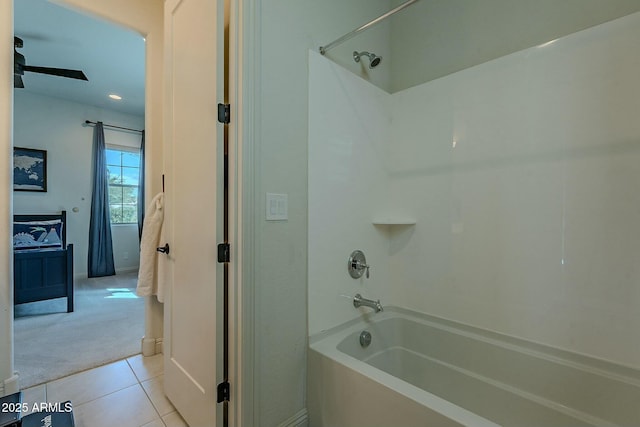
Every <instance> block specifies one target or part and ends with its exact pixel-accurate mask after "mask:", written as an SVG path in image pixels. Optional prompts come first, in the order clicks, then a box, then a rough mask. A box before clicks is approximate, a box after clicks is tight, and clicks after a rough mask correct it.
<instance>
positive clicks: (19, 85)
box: [13, 74, 24, 89]
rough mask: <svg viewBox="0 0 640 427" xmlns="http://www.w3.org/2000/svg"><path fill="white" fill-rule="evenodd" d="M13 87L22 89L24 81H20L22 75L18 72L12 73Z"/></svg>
mask: <svg viewBox="0 0 640 427" xmlns="http://www.w3.org/2000/svg"><path fill="white" fill-rule="evenodd" d="M13 87H14V88H18V89H24V83H23V82H22V76H20V75H19V74H14V75H13Z"/></svg>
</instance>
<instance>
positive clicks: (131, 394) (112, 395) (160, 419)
mask: <svg viewBox="0 0 640 427" xmlns="http://www.w3.org/2000/svg"><path fill="white" fill-rule="evenodd" d="M162 364H163V359H162V355H161V354H159V355H156V356H151V357H142V355H137V356H133V357H130V358H128V359H126V360H120V361H118V362H114V363H111V364H109V365H105V366H101V367H98V368H95V369H91V370H89V371H85V372H80V373H78V374H74V375H71V376H68V377H65V378H60V379H59V380H55V381H51V382H49V383H46V384H42V385H39V386H36V387H32V388H29V389H26V390H23V393H24V396H23V402H24V403H28V404H29V407H32V406H33V404H34V403H40V402H52V403H53V402H62V401H66V400H71V402H72V403H73V412H74V415H75V422H76V427H114V426H118V427H187V424H186V423H185V422H184V420H183V419H182V418H181V417H180V415H179V414H178V413H177V412H176V410H175V408H174V407H173V405H171V402H169V400H167V398H166V397H165V396H164V392H163V375H162V372H163V366H162Z"/></svg>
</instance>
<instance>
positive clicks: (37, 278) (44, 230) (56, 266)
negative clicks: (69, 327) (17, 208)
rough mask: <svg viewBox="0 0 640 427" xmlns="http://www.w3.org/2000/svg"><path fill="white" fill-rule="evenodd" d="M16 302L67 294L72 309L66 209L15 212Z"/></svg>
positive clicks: (70, 257) (70, 250)
mask: <svg viewBox="0 0 640 427" xmlns="http://www.w3.org/2000/svg"><path fill="white" fill-rule="evenodd" d="M13 277H14V279H13V302H14V304H15V305H17V304H24V303H28V302H35V301H43V300H48V299H53V298H63V297H65V298H67V312H72V311H73V245H72V244H69V245H68V244H67V213H66V211H62V212H60V213H58V214H38V215H14V216H13Z"/></svg>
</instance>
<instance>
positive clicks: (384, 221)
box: [372, 218, 416, 226]
mask: <svg viewBox="0 0 640 427" xmlns="http://www.w3.org/2000/svg"><path fill="white" fill-rule="evenodd" d="M372 224H373V225H385V226H394V225H416V220H415V219H411V218H378V219H374V220H373V221H372Z"/></svg>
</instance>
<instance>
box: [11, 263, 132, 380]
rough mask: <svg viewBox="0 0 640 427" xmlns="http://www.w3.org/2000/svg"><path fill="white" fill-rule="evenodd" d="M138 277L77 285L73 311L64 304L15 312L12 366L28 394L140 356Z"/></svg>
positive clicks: (50, 303) (51, 302)
mask: <svg viewBox="0 0 640 427" xmlns="http://www.w3.org/2000/svg"><path fill="white" fill-rule="evenodd" d="M136 281H137V273H135V272H133V273H124V274H119V275H116V276H111V277H100V278H94V279H81V280H76V282H75V311H74V312H73V313H67V312H66V306H67V305H66V304H67V303H66V298H60V299H53V300H49V301H40V302H35V303H29V304H20V305H18V306H16V308H15V323H14V334H15V337H14V339H15V347H14V349H15V365H16V370H17V371H18V372H19V373H20V386H21V387H22V388H27V387H30V386H33V385H36V384H41V383H44V382H47V381H51V380H53V379H57V378H61V377H64V376H67V375H70V374H72V373H75V372H80V371H84V370H86V369H90V368H93V367H96V366H100V365H104V364H106V363H109V362H113V361H115V360H119V359H123V358H125V357H128V356H131V355H133V354H137V353H140V350H141V347H140V346H141V344H140V340H141V338H142V336H143V335H144V299H143V298H137V297H135V286H136Z"/></svg>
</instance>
